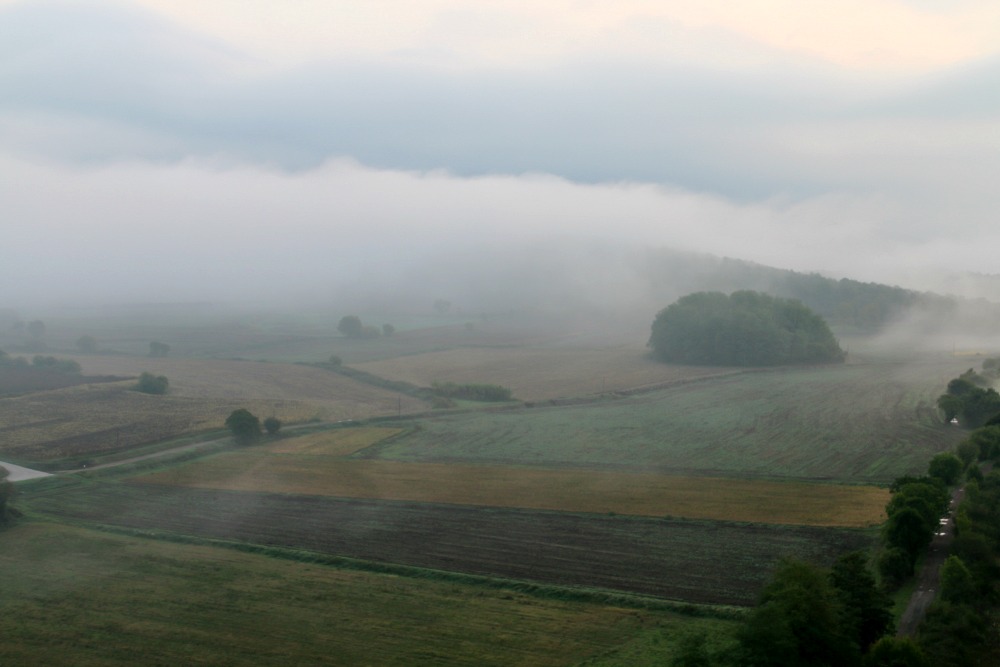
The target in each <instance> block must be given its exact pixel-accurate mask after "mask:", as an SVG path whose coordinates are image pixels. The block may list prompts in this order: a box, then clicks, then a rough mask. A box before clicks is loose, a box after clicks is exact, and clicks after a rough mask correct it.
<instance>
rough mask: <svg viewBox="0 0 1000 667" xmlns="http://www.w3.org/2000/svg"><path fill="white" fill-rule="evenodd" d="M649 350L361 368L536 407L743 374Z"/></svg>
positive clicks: (515, 351)
mask: <svg viewBox="0 0 1000 667" xmlns="http://www.w3.org/2000/svg"><path fill="white" fill-rule="evenodd" d="M646 355H647V350H646V348H644V347H632V346H630V347H611V348H601V349H591V348H570V347H537V348H533V347H509V348H489V347H469V348H458V349H453V350H445V351H440V352H428V353H424V354H414V355H410V356H403V357H396V358H393V359H384V360H380V361H370V362H365V363H361V364H356V367H357V368H359V369H361V370H363V371H366V372H368V373H372V374H374V375H378V376H380V377H385V378H390V379H392V380H402V381H404V382H409V383H411V384H415V385H419V386H425V387H426V386H430V385H431V384H432V383H433V382H435V381H437V382H454V383H457V384H463V383H478V384H498V385H502V386H504V387H509V388H510V389H511V390H512V392H513V394H514V397H515V398H517V399H520V400H527V401H535V400H545V399H552V398H562V397H577V396H592V395H596V394H601V393H604V392H612V391H622V390H626V389H636V388H641V387H652V386H659V385H664V384H668V383H674V382H686V381H690V380H694V379H697V378H704V377H709V376H715V375H722V374H728V373H733V372H739V371H738V370H737V369H731V368H721V367H705V366H671V365H667V364H663V363H660V362H657V361H654V360H652V359H650V358H649V357H647V356H646Z"/></svg>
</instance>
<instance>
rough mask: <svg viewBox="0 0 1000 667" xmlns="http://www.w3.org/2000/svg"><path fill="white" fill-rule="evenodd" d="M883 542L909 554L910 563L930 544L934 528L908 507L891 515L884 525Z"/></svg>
mask: <svg viewBox="0 0 1000 667" xmlns="http://www.w3.org/2000/svg"><path fill="white" fill-rule="evenodd" d="M884 534H885V541H886V543H887V544H888V545H889V546H890V547H899V548H900V549H902V550H904V551H905V552H906V553H908V554H910V559H911V562H912V560H914V559H916V557H917V554H919V553H920V550H921V549H923V548H924V547H926V546H927V545H928V544H930V543H931V538H932V537H934V526H933V525H930V526H928V525H927V522H926V521H925V520H924V518H923V517H922V516H920V514H919V513H918V512H917V511H916V510H914V509H911V508H909V507H905V508H903V509H902V510H900V511H898V512H896V513H894V514H892V515H891V516H890V517H889V520H888V521H886V523H885V528H884Z"/></svg>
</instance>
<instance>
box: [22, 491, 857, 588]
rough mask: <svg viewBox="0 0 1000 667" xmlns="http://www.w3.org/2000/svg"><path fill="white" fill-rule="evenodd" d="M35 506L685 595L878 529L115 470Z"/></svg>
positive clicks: (268, 541) (852, 543)
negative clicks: (213, 481) (267, 487)
mask: <svg viewBox="0 0 1000 667" xmlns="http://www.w3.org/2000/svg"><path fill="white" fill-rule="evenodd" d="M19 503H20V506H21V507H23V508H25V509H26V510H28V511H29V512H30V513H31V514H32V515H36V514H37V515H43V516H46V517H49V518H53V519H56V520H60V521H83V522H92V523H98V524H106V525H112V526H122V527H126V528H135V529H138V530H142V531H146V532H153V533H155V532H157V531H168V532H171V533H178V534H184V535H195V536H200V537H208V538H218V539H225V540H234V541H237V542H243V543H251V544H260V545H267V546H279V547H289V548H296V549H305V550H308V551H312V552H317V553H324V554H331V555H335V556H340V557H347V558H355V559H360V560H363V561H371V562H376V563H397V564H403V565H408V566H412V567H419V568H430V569H432V570H444V571H451V572H460V573H465V574H470V575H482V576H488V577H499V578H506V579H515V580H523V581H531V582H537V583H544V584H554V585H561V586H573V587H584V588H596V589H608V590H614V591H623V592H629V593H640V594H645V595H653V596H658V597H663V598H668V599H672V600H679V601H683V602H693V603H703V604H728V605H748V604H752V603H753V602H754V600H755V599H756V597H757V595H758V593H759V591H760V588H761V587H762V586H763V584H764V582H765V581H766V580H767V579H768V577H769V576H770V574H771V572H772V570H773V568H774V566H775V564H776V563H777V562H778V560H780V559H781V558H782V557H786V556H795V557H799V558H805V559H808V560H811V561H814V562H817V563H824V564H829V563H831V562H832V561H833V560H834V558H836V556H838V555H840V554H842V553H844V552H845V551H850V550H854V549H866V548H870V546H871V545H872V543H873V540H874V535H873V533H872V532H871V531H859V530H844V529H835V528H815V527H809V526H767V525H763V524H748V523H732V522H712V521H686V520H680V519H654V518H644V517H632V516H613V515H607V514H602V515H596V514H575V513H566V512H545V511H536V510H516V509H504V508H483V507H469V506H458V505H439V504H431V503H412V502H391V501H384V500H353V499H340V498H330V497H322V496H306V495H291V494H280V493H249V492H238V491H223V490H214V489H197V488H183V487H173V486H166V485H155V484H139V483H127V482H113V481H108V480H103V481H102V480H98V479H94V480H90V481H87V480H80V479H69V478H62V479H58V478H57V479H51V478H50V479H48V480H43V481H41V482H38V483H32V484H31V485H30V486H25V487H24V491H23V494H22V497H21V499H20V501H19Z"/></svg>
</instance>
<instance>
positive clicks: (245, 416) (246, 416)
mask: <svg viewBox="0 0 1000 667" xmlns="http://www.w3.org/2000/svg"><path fill="white" fill-rule="evenodd" d="M226 428H228V429H229V431H230V432H231V433H232V434H233V438H235V439H236V442H238V443H240V444H243V445H246V444H249V443H251V442H254V441H256V440H257V439H258V438H260V420H259V419H258V418H257V417H256V416H255V415H254V414H253V413H251V412H250V411H249V410H247V409H245V408H240V409H238V410H233V411H232V413H230V415H229V416H228V417H227V418H226Z"/></svg>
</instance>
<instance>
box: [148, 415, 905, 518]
mask: <svg viewBox="0 0 1000 667" xmlns="http://www.w3.org/2000/svg"><path fill="white" fill-rule="evenodd" d="M402 433H404V432H403V431H402V430H401V429H389V428H377V429H376V428H352V429H337V430H333V431H326V432H322V433H315V434H311V435H308V436H303V437H298V438H292V439H288V440H282V441H279V442H278V443H276V444H273V445H270V446H258V447H253V448H250V449H247V450H243V451H238V452H230V453H226V454H221V455H216V456H213V457H211V458H206V459H202V460H199V461H195V462H192V463H187V464H183V465H180V466H175V467H173V468H170V469H168V470H165V471H162V472H158V473H155V474H151V475H144V476H142V477H139V478H137V481H140V482H143V483H149V484H160V485H168V486H177V487H197V488H206V489H228V490H234V491H251V492H261V491H263V492H270V493H291V494H306V495H321V496H334V497H344V498H368V499H384V500H406V501H416V502H428V503H449V504H455V505H477V506H484V507H516V508H528V509H542V510H556V511H566V512H588V513H616V514H630V515H638V516H660V517H663V516H674V517H684V518H691V519H716V520H728V521H750V522H762V523H780V524H798V525H812V526H840V527H867V526H873V525H877V524H879V523H881V522H882V521H883V520H884V519H885V517H884V512H883V508H884V507H885V504H886V502H888V499H889V494H888V491H887V490H885V489H882V488H877V487H872V486H843V485H832V484H805V483H792V482H772V481H763V480H739V479H726V478H705V477H678V476H670V475H657V474H639V473H620V472H605V471H597V470H579V469H554V468H527V467H523V466H477V465H467V464H424V463H404V462H399V461H373V460H351V459H344V458H342V457H343V456H344V455H346V454H350V453H352V452H353V451H355V450H357V449H360V448H362V447H366V446H368V445H370V444H374V443H376V442H378V441H379V440H381V439H383V438H391V437H394V436H398V435H400V434H402Z"/></svg>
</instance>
